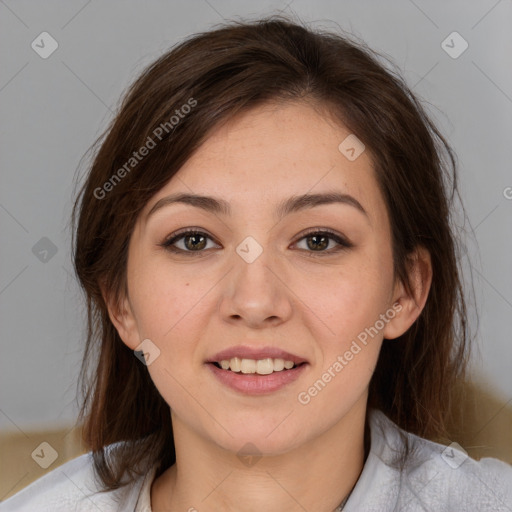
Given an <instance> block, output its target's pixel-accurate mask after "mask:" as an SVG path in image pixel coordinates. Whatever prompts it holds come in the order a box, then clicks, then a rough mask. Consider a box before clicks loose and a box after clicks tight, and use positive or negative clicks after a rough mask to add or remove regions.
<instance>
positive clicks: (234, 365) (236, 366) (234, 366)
mask: <svg viewBox="0 0 512 512" xmlns="http://www.w3.org/2000/svg"><path fill="white" fill-rule="evenodd" d="M229 367H230V368H231V371H233V372H239V371H240V358H239V357H232V358H231V359H230V361H229Z"/></svg>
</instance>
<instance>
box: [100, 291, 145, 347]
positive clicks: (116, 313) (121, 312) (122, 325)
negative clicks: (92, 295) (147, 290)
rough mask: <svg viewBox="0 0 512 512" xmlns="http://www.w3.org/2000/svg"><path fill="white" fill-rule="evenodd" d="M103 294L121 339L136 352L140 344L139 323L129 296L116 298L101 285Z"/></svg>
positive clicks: (110, 316)
mask: <svg viewBox="0 0 512 512" xmlns="http://www.w3.org/2000/svg"><path fill="white" fill-rule="evenodd" d="M100 288H101V294H102V296H103V300H104V302H105V305H106V307H107V310H108V316H109V318H110V321H111V322H112V324H113V325H114V327H115V328H116V330H117V332H118V334H119V337H120V338H121V340H122V341H123V343H124V344H125V345H127V346H128V347H129V348H130V349H132V350H135V347H137V346H138V345H139V344H140V341H139V335H138V329H137V323H136V320H135V316H134V314H133V312H132V307H131V304H130V301H129V299H128V297H127V296H125V295H123V296H122V297H119V298H116V297H113V295H112V294H109V293H108V292H107V291H106V287H105V286H104V285H100Z"/></svg>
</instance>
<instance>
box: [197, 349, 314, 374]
mask: <svg viewBox="0 0 512 512" xmlns="http://www.w3.org/2000/svg"><path fill="white" fill-rule="evenodd" d="M233 357H239V358H240V359H256V360H258V359H266V358H268V357H270V358H272V359H277V358H280V359H284V360H285V361H292V362H293V363H295V364H296V365H299V364H301V363H307V362H308V361H307V360H306V359H304V358H303V357H299V356H297V355H295V354H292V353H290V352H286V351H285V350H281V349H280V348H278V347H250V346H247V345H239V346H236V347H230V348H227V349H225V350H221V351H220V352H218V353H217V354H215V355H214V356H212V357H210V358H209V359H207V361H206V362H207V363H219V362H220V361H223V360H226V359H227V360H229V359H231V358H233ZM303 366H304V365H303ZM287 371H289V370H287ZM276 373H278V372H276Z"/></svg>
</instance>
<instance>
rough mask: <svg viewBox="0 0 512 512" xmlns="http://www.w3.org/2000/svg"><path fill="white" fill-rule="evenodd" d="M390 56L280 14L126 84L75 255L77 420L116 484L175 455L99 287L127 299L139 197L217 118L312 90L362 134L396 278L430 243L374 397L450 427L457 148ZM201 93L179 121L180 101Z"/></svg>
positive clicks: (80, 206)
mask: <svg viewBox="0 0 512 512" xmlns="http://www.w3.org/2000/svg"><path fill="white" fill-rule="evenodd" d="M379 57H380V58H382V56H381V55H379V54H377V53H376V52H373V51H371V50H370V49H368V48H367V47H366V45H365V44H364V43H363V42H361V41H357V42H356V41H353V40H351V39H350V37H349V36H345V35H340V34H336V33H330V32H327V31H320V30H315V31H314V30H311V29H309V28H307V27H306V26H305V25H304V24H303V23H298V22H292V21H290V20H289V19H286V18H283V17H282V16H271V17H269V18H265V19H261V20H257V21H253V22H242V21H237V22H230V23H229V24H226V25H223V26H221V27H220V28H216V29H215V30H212V31H208V32H205V33H201V34H197V35H194V36H193V37H190V38H189V39H187V40H186V41H184V42H182V43H180V44H179V45H177V46H176V47H174V48H173V49H172V50H171V51H169V52H168V53H166V54H164V55H163V56H162V57H160V58H159V59H158V60H157V61H156V62H154V63H153V64H151V65H150V66H149V67H148V68H147V69H146V70H145V71H144V72H143V73H142V75H141V76H140V77H139V78H138V79H137V80H136V81H135V82H134V83H133V85H131V87H130V88H129V90H128V92H127V94H126V96H125V98H124V100H123V102H122V104H121V106H120V109H119V112H118V114H117V115H116V117H115V119H114V120H113V121H112V123H111V125H110V126H109V128H108V129H107V131H106V134H105V137H104V140H102V139H101V138H100V139H99V140H98V141H97V142H96V145H95V146H94V147H97V148H98V149H97V151H96V154H95V157H94V160H93V162H92V166H91V168H90V171H89V172H88V175H87V177H86V181H85V182H84V184H83V186H82V187H81V190H80V192H79V194H78V196H77V198H76V203H75V205H74V209H73V216H72V219H73V227H74V229H75V226H76V233H75V232H74V233H73V235H74V236H73V250H74V252H73V258H74V265H75V270H76V273H77V276H78V279H79V281H80V283H81V286H82V287H83V289H84V291H85V297H86V301H87V317H88V332H87V343H86V347H85V353H84V361H83V366H82V371H81V374H80V382H81V390H82V393H83V402H82V408H81V411H80V415H79V421H83V435H84V441H85V442H86V445H87V447H88V448H90V449H91V450H92V452H93V456H94V463H95V469H96V472H97V475H98V476H99V477H100V478H101V481H102V482H103V484H104V486H105V489H106V490H108V489H114V488H117V487H119V486H120V485H124V484H125V483H127V482H122V481H121V480H122V479H121V477H122V475H124V474H125V472H129V473H131V472H132V471H133V472H135V473H139V472H143V471H145V470H147V468H148V467H149V466H150V465H152V464H155V463H159V469H158V471H157V476H158V475H160V474H161V473H162V472H163V471H164V470H165V469H166V468H167V467H169V466H170V465H172V464H173V463H174V462H175V454H174V442H173V437H172V425H171V418H170V410H169V406H168V405H167V403H166V402H165V401H164V399H163V398H162V397H161V396H160V394H159V392H158V390H157V389H156V387H155V386H154V384H153V382H152V380H151V378H150V376H149V373H148V371H147V368H146V367H145V366H144V365H143V364H141V362H140V361H139V360H138V359H137V358H136V357H134V353H133V352H132V351H131V350H130V349H129V348H128V347H127V346H126V345H125V344H124V343H123V342H122V341H121V339H120V337H119V335H118V333H117V331H116V329H115V328H114V326H113V324H112V323H111V321H110V319H109V315H108V311H107V307H106V304H105V301H104V299H103V297H102V294H101V289H100V283H104V285H105V288H106V290H107V292H108V293H109V294H110V296H112V297H114V298H116V299H117V300H118V299H119V298H120V297H122V295H123V293H126V263H127V248H128V242H129V239H130V236H131V233H132V230H133V227H134V224H135V222H136V220H137V217H138V215H139V213H140V212H141V210H142V208H143V207H144V206H145V205H146V204H147V202H148V200H149V199H150V198H151V197H152V196H153V195H154V194H155V193H156V192H157V191H158V190H159V189H161V188H162V187H163V186H164V185H165V184H166V183H167V182H168V180H169V179H170V178H172V177H173V176H174V174H175V173H176V172H177V171H178V170H179V169H180V167H181V166H182V165H183V164H184V163H185V162H186V161H187V159H188V158H190V156H191V155H192V153H193V152H194V151H195V150H196V149H197V148H198V147H199V146H200V145H201V143H202V142H203V141H204V140H205V138H207V137H208V134H209V133H210V131H211V130H212V129H213V128H214V127H217V126H219V125H220V124H221V123H223V122H226V121H227V120H229V119H230V118H232V117H233V116H234V115H235V114H237V113H239V112H242V111H245V110H247V109H249V108H252V107H255V106H257V105H259V104H262V103H264V102H268V101H305V100H312V101H314V102H315V103H316V104H318V105H323V106H324V107H328V109H329V110H330V112H331V114H332V115H333V116H334V118H335V119H337V120H338V122H341V123H343V124H344V125H345V126H346V127H347V128H348V129H349V130H350V131H351V132H352V133H354V134H355V135H356V136H357V137H358V138H359V139H360V140H361V141H362V142H363V143H364V144H365V145H366V148H367V149H368V150H369V152H370V154H371V156H372V161H373V164H374V168H375V173H376V176H377V180H378V183H379V186H380V188H381V191H382V193H383V196H384V198H385V201H386V204H387V208H388V212H389V217H390V222H391V230H392V247H393V257H394V270H395V276H396V278H397V279H401V280H402V281H403V282H404V284H405V285H406V287H408V288H409V283H408V277H407V271H406V270H407V264H408V257H409V255H410V254H411V251H413V249H414V248H415V247H416V246H418V245H422V246H424V247H425V248H426V249H427V250H428V251H429V253H430V255H431V261H432V267H433V278H432V284H431V289H430V293H429V297H428V300H427V303H426V305H425V308H424V310H423V311H422V313H421V315H420V317H419V318H418V319H417V321H416V322H415V323H414V325H413V326H412V327H411V328H410V329H409V330H408V331H407V332H406V333H405V334H403V335H402V336H401V337H400V338H398V339H397V340H393V341H386V340H385V341H384V344H383V346H382V350H381V353H380V357H379V361H378V363H377V368H376V371H375V373H374V375H373V378H372V380H371V383H370V393H369V406H371V407H376V408H378V409H380V410H382V411H383V412H384V413H385V414H386V415H387V416H388V417H389V418H390V419H392V420H393V421H394V422H395V423H397V424H398V425H399V426H400V427H402V428H404V429H405V430H407V431H409V432H412V433H415V434H418V435H420V436H423V437H429V438H435V437H438V436H441V435H445V434H446V430H445V425H446V418H447V415H448V414H449V411H450V409H451V407H452V403H451V401H450V391H451V389H452V387H453V385H454V383H455V381H456V379H457V378H458V377H459V376H461V375H463V373H464V368H465V362H466V346H467V343H466V340H467V338H468V335H467V325H466V306H465V302H464V295H463V293H462V286H461V280H460V273H459V269H458V262H457V258H456V246H455V243H456V238H455V237H454V235H453V231H452V229H453V228H452V225H451V224H452V220H451V210H450V206H451V205H450V203H451V202H452V201H453V198H454V195H455V194H456V193H457V186H456V163H455V157H454V154H453V152H452V150H451V148H450V147H449V145H448V143H447V142H446V140H445V139H444V138H443V137H442V135H441V134H440V133H439V131H438V130H437V129H436V127H435V126H434V124H433V123H432V122H431V121H430V119H429V117H428V116H427V114H426V113H425V111H424V110H423V108H422V106H421V105H420V103H419V100H418V99H417V98H416V97H415V96H414V95H413V94H412V92H411V91H410V90H409V89H408V87H407V86H406V84H405V82H404V80H403V79H402V78H401V77H400V74H399V73H398V72H397V71H392V70H389V69H386V67H385V66H384V64H382V63H380V62H379ZM384 59H386V58H384ZM386 60H387V59H386ZM193 102H196V103H195V104H196V106H195V107H194V108H191V109H188V110H187V111H188V113H187V114H186V115H184V116H180V119H179V122H177V123H176V124H175V125H173V126H171V127H169V119H170V118H171V116H172V115H173V114H174V113H175V112H176V110H179V109H180V108H181V107H182V106H183V105H186V104H188V105H192V104H193ZM326 110H327V109H326ZM165 123H167V125H165ZM159 126H160V127H161V126H167V128H168V129H167V130H166V131H165V133H164V132H162V134H163V135H162V137H161V140H158V143H157V144H156V146H155V147H154V148H153V149H152V150H151V151H150V152H149V154H148V155H147V156H145V157H144V158H143V159H141V160H140V161H138V160H137V162H136V164H135V165H134V166H132V167H133V169H131V168H129V169H127V166H126V163H127V162H129V161H130V158H132V156H133V152H134V151H136V150H137V149H138V148H140V147H142V146H143V145H145V144H146V143H147V141H148V140H149V139H148V137H149V138H152V139H154V138H155V135H154V134H155V130H156V128H157V127H159ZM160 131H162V130H160ZM158 133H160V132H158ZM100 142H101V144H100ZM133 163H134V162H132V164H133ZM123 166H124V167H123ZM122 168H124V169H125V171H126V172H121V171H120V169H122ZM121 175H122V176H121ZM114 176H117V178H119V179H117V178H116V179H115V180H114ZM107 182H108V183H110V185H107V186H106V185H105V184H106V183H107ZM107 189H108V193H107V192H105V191H106V190H107ZM99 190H103V191H104V192H105V193H104V192H101V193H100V192H98V191H99ZM91 363H92V364H94V365H95V366H94V367H93V368H92V371H89V370H90V365H91ZM121 441H123V442H121ZM112 443H116V444H115V445H114V446H111V447H110V448H109V450H106V447H107V446H108V445H111V444H112ZM136 468H139V469H136ZM131 477H133V474H132V475H131V476H130V478H131ZM128 481H129V480H128Z"/></svg>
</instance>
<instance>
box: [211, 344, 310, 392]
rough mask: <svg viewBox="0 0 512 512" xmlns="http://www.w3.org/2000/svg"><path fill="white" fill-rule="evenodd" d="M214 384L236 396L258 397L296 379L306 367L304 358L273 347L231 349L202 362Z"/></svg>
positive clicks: (307, 364) (306, 363)
mask: <svg viewBox="0 0 512 512" xmlns="http://www.w3.org/2000/svg"><path fill="white" fill-rule="evenodd" d="M206 366H207V367H208V368H209V369H210V370H211V372H212V374H213V375H214V376H215V377H216V379H217V381H218V382H220V383H221V384H223V385H225V386H227V387H229V388H231V389H232V390H235V391H237V392H239V393H244V394H248V395H262V394H268V393H272V392H274V391H278V390H279V389H281V388H283V387H284V386H286V385H288V384H290V383H291V382H293V381H294V380H296V379H298V378H299V376H300V375H302V373H303V372H304V371H305V370H306V368H307V367H308V366H309V363H308V361H306V360H305V359H304V358H301V357H299V356H296V355H294V354H291V353H289V352H285V351H283V350H280V349H278V348H276V347H266V348H260V349H255V348H251V347H247V346H245V347H244V346H239V347H234V348H232V349H226V350H224V351H222V352H219V353H218V354H216V355H215V356H213V357H212V358H210V359H209V360H207V361H206Z"/></svg>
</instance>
